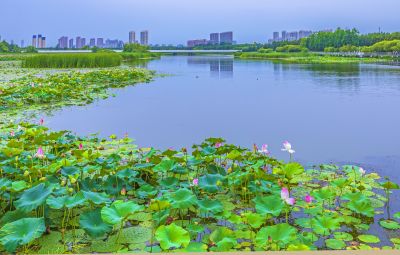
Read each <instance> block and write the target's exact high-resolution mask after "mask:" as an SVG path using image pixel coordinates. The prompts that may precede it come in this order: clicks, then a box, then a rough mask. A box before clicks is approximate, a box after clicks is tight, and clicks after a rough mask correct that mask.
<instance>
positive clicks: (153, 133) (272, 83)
mask: <svg viewBox="0 0 400 255" xmlns="http://www.w3.org/2000/svg"><path fill="white" fill-rule="evenodd" d="M147 68H149V69H151V70H156V71H157V72H159V73H164V74H171V76H168V77H163V78H156V80H155V81H154V82H152V83H149V84H143V85H138V86H136V87H129V88H125V89H119V90H115V91H114V92H115V94H116V97H113V98H110V99H107V100H103V101H98V102H96V103H95V104H92V105H89V106H86V107H71V108H67V109H64V110H62V111H60V112H56V113H55V114H54V115H53V116H49V117H47V118H48V124H49V126H50V127H52V128H54V129H69V130H73V131H74V132H76V133H77V134H82V135H83V134H90V133H97V132H98V133H100V135H102V136H108V135H110V134H117V135H119V136H122V135H123V134H125V133H128V134H129V135H130V136H131V137H133V138H135V139H136V143H137V144H138V145H140V146H154V147H157V148H168V147H174V148H180V147H183V146H187V147H190V146H191V145H192V144H193V143H200V142H201V141H202V140H203V139H205V138H207V137H223V138H225V139H227V141H228V142H229V143H235V144H239V145H242V146H246V147H251V146H252V144H253V143H257V144H262V143H267V144H268V145H269V147H270V151H271V153H272V155H274V156H276V157H278V158H281V159H287V158H288V156H287V155H286V154H284V153H283V152H281V150H280V148H281V144H282V141H284V140H288V141H290V142H291V143H292V144H293V146H294V149H295V150H296V153H295V158H296V159H297V160H299V161H301V162H304V163H307V164H314V163H322V162H325V163H326V162H335V163H356V164H361V165H362V166H364V167H366V168H367V169H368V170H371V171H378V172H380V173H381V174H382V175H389V176H391V177H393V178H395V180H397V181H398V180H399V174H397V173H398V171H400V113H399V110H400V68H399V67H396V66H383V65H363V64H355V65H300V64H282V63H273V62H269V61H247V60H246V61H245V60H234V59H233V58H232V57H229V56H194V57H190V56H189V57H187V56H178V57H177V56H168V57H162V58H161V59H160V60H154V61H151V62H149V63H147Z"/></svg>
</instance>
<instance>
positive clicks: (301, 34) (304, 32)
mask: <svg viewBox="0 0 400 255" xmlns="http://www.w3.org/2000/svg"><path fill="white" fill-rule="evenodd" d="M312 33H313V32H312V31H311V30H300V31H299V39H301V38H306V37H309V36H310V35H312Z"/></svg>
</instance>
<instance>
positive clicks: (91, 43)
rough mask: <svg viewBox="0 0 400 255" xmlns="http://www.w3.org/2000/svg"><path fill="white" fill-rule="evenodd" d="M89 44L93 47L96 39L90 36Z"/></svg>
mask: <svg viewBox="0 0 400 255" xmlns="http://www.w3.org/2000/svg"><path fill="white" fill-rule="evenodd" d="M89 46H90V48H93V47H94V46H96V39H94V38H90V43H89Z"/></svg>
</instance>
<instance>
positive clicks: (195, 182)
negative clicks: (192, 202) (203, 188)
mask: <svg viewBox="0 0 400 255" xmlns="http://www.w3.org/2000/svg"><path fill="white" fill-rule="evenodd" d="M198 185H199V179H197V178H195V179H193V186H198Z"/></svg>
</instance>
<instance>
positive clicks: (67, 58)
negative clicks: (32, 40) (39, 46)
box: [22, 53, 122, 68]
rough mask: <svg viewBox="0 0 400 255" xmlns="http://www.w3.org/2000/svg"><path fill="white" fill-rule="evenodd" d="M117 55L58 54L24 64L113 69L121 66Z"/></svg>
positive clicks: (39, 55)
mask: <svg viewBox="0 0 400 255" xmlns="http://www.w3.org/2000/svg"><path fill="white" fill-rule="evenodd" d="M121 60H122V58H121V56H120V55H119V54H117V53H63V54H60V53H56V54H37V55H34V56H31V57H28V58H26V59H25V61H24V62H23V65H22V66H23V67H26V68H95V67H111V66H119V65H120V64H121Z"/></svg>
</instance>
